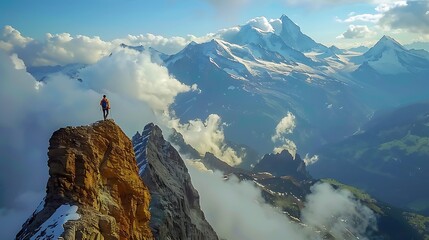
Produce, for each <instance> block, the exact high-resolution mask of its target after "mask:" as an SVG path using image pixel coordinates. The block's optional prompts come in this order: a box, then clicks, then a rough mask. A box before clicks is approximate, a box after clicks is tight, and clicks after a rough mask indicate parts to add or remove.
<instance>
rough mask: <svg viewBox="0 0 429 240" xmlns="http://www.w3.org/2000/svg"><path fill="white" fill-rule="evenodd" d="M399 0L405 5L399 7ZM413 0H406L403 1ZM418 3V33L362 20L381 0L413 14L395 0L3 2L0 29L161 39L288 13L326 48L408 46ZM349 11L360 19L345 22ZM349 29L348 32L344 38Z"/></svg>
mask: <svg viewBox="0 0 429 240" xmlns="http://www.w3.org/2000/svg"><path fill="white" fill-rule="evenodd" d="M315 2H316V4H315ZM401 2H402V5H401V4H399V5H398V4H397V3H401ZM415 2H416V1H412V2H411V1H409V2H408V5H410V3H415ZM417 2H419V4H420V5H419V6H420V9H421V8H423V10H422V11H423V12H421V13H420V15H422V16H419V14H414V15H416V16H418V17H420V19H419V18H416V17H414V18H413V19H405V20H404V21H405V22H406V24H408V22H409V25H410V26H411V25H416V23H415V22H416V21H420V22H421V25H422V26H423V27H422V28H423V29H424V30H421V31H420V30H418V29H412V30H410V29H411V28H412V27H411V28H410V29H407V27H408V26H407V25H406V24H404V26H402V25H401V24H396V25H395V24H394V23H395V22H394V18H395V17H398V14H396V15H394V16H392V17H391V19H393V22H391V21H390V20H389V19H388V20H386V21H387V23H386V21H384V22H383V24H379V23H377V22H374V20H372V21H371V20H368V18H365V15H364V14H367V15H374V16H376V15H377V14H385V15H386V16H387V13H389V11H387V12H386V13H381V12H380V11H379V10H376V8H380V6H382V4H385V5H386V6H390V8H392V9H393V10H397V9H399V7H398V8H396V9H395V6H401V7H402V8H403V9H402V10H403V12H404V16H405V14H407V16H409V15H410V13H411V15H413V11H415V10H413V9H412V8H411V7H404V6H403V5H404V4H403V3H405V4H407V3H406V1H392V0H384V1H383V0H366V1H355V0H344V1H337V0H319V1H310V0H301V1H298V0H266V1H260V0H186V1H178V0H158V1H143V0H125V1H124V0H121V1H119V0H74V1H71V0H61V1H53V0H38V1H33V0H3V1H1V2H0V27H3V26H5V25H10V26H12V27H13V28H14V29H16V30H18V31H20V32H21V34H22V35H23V36H28V37H31V38H35V39H43V38H44V36H45V34H46V33H52V34H59V33H64V32H66V33H70V34H71V35H72V36H75V35H85V36H90V37H92V36H100V37H101V38H102V39H103V40H105V41H106V40H107V41H110V40H112V39H116V38H122V37H126V36H127V35H128V34H131V35H139V34H146V33H152V34H155V35H162V36H164V37H172V36H186V35H188V34H191V35H194V36H204V35H205V34H207V33H213V32H216V31H217V30H219V29H222V28H228V27H232V26H235V25H240V24H245V23H246V22H247V21H248V20H250V19H252V18H255V17H258V16H265V17H267V18H268V19H271V18H279V17H280V16H281V15H282V14H286V15H287V16H289V17H290V18H291V19H292V20H293V21H294V22H295V23H297V24H298V25H299V26H300V27H301V29H302V31H303V32H304V33H306V34H307V35H309V36H310V37H312V38H314V39H315V40H316V41H318V42H321V43H323V44H326V45H328V46H329V45H331V44H336V45H339V46H340V47H341V46H342V47H348V46H353V45H360V44H366V45H370V44H373V43H374V42H375V41H376V40H377V39H379V38H380V37H381V36H382V35H384V34H386V35H390V36H392V37H394V38H395V39H397V40H398V41H400V42H401V43H404V44H406V43H411V42H415V41H428V40H429V29H425V27H424V26H425V25H429V14H425V13H427V12H426V11H429V7H428V1H427V0H424V1H417ZM395 4H397V5H395ZM425 8H426V9H425ZM415 9H416V8H415ZM390 12H393V11H390ZM397 12H400V11H397ZM422 13H423V14H422ZM353 16H358V17H356V18H355V19H350V18H351V17H353ZM359 16H362V17H359ZM366 17H368V16H366ZM379 18H380V16H379ZM385 18H386V17H385ZM410 18H412V17H410ZM346 20H349V21H346ZM408 20H409V21H408ZM389 21H390V22H389ZM401 21H402V20H401ZM426 21H427V22H426ZM351 25H352V26H351ZM417 25H418V24H417ZM389 28H391V29H389ZM427 28H429V27H427ZM346 31H349V33H348V34H346V35H344V36H345V37H344V36H343V37H341V35H342V34H344V33H345V32H346Z"/></svg>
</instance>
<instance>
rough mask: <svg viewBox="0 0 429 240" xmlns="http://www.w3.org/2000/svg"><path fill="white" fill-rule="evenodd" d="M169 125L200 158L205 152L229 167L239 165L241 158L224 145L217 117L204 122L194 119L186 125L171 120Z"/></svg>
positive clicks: (213, 116)
mask: <svg viewBox="0 0 429 240" xmlns="http://www.w3.org/2000/svg"><path fill="white" fill-rule="evenodd" d="M169 124H170V127H171V128H174V129H176V130H177V131H178V132H179V133H181V134H182V135H183V138H184V140H185V142H186V143H188V144H190V145H191V146H192V147H194V148H195V149H196V150H197V151H198V152H199V153H200V154H201V155H202V156H203V155H204V154H205V153H206V152H211V153H213V154H214V155H215V156H216V157H217V158H219V159H221V160H222V161H225V162H226V163H228V164H229V165H231V166H235V165H238V164H240V163H241V161H242V159H241V157H240V156H238V155H237V153H236V152H235V151H234V150H233V149H232V148H231V147H228V146H227V145H226V144H225V135H224V131H223V127H222V121H221V118H220V117H219V116H218V115H216V114H210V115H209V116H208V117H207V119H206V120H205V121H204V122H203V121H201V120H200V119H196V120H190V121H189V122H188V123H186V124H181V123H180V121H179V119H172V120H171V121H170V123H169Z"/></svg>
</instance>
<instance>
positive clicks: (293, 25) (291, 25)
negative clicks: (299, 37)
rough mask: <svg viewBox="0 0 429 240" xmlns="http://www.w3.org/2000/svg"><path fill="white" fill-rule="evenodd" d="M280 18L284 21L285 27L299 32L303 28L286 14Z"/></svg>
mask: <svg viewBox="0 0 429 240" xmlns="http://www.w3.org/2000/svg"><path fill="white" fill-rule="evenodd" d="M280 20H281V21H282V25H283V28H287V29H290V30H295V31H296V30H298V31H299V32H301V28H300V27H299V26H298V25H297V24H296V23H295V22H294V21H292V20H291V19H290V18H289V17H288V16H286V15H285V14H283V15H282V16H281V17H280Z"/></svg>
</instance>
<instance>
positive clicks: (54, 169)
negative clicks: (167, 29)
mask: <svg viewBox="0 0 429 240" xmlns="http://www.w3.org/2000/svg"><path fill="white" fill-rule="evenodd" d="M48 156H49V160H48V165H49V175H50V177H49V180H48V184H47V195H46V197H45V200H44V202H43V203H42V204H41V206H40V208H38V210H36V211H35V212H34V214H33V215H32V216H31V217H30V218H29V219H28V220H27V222H26V223H25V224H24V225H23V228H22V230H21V231H20V232H19V233H18V234H17V239H30V238H31V239H58V238H60V237H62V238H63V239H94V240H96V239H135V240H143V239H153V236H152V233H151V230H150V227H149V219H150V212H149V202H150V193H149V191H148V189H147V187H146V186H145V185H144V183H143V181H142V180H141V178H140V177H139V175H138V168H137V165H136V160H135V156H134V151H133V147H132V143H131V141H130V140H129V138H128V137H127V136H126V135H125V134H124V133H123V131H122V130H121V129H120V128H119V127H118V126H117V125H116V124H115V123H114V122H113V121H112V120H107V121H100V122H97V123H95V124H93V125H92V126H83V127H67V128H62V129H60V130H58V131H56V132H55V133H54V134H53V136H52V137H51V139H50V147H49V152H48Z"/></svg>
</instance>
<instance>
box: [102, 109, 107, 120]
mask: <svg viewBox="0 0 429 240" xmlns="http://www.w3.org/2000/svg"><path fill="white" fill-rule="evenodd" d="M106 111H107V109H104V108H103V118H104V120H106V118H107V114H106Z"/></svg>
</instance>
